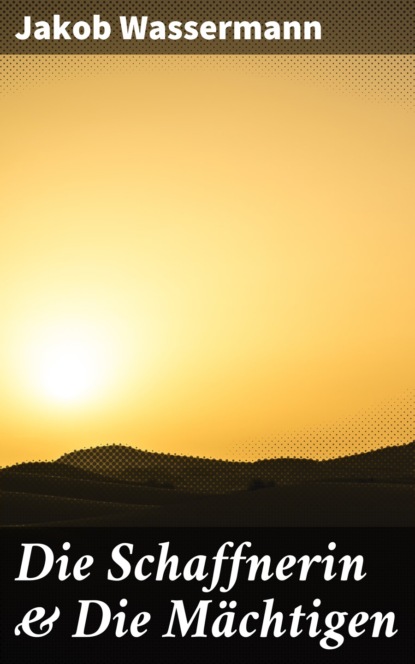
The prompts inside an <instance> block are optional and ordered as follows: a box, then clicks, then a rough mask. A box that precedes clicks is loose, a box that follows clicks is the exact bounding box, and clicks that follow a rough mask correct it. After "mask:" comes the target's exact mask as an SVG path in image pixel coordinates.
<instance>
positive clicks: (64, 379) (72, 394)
mask: <svg viewBox="0 0 415 664" xmlns="http://www.w3.org/2000/svg"><path fill="white" fill-rule="evenodd" d="M39 378H40V383H41V387H42V388H43V392H44V394H45V395H46V396H47V397H49V398H50V399H53V400H54V401H59V402H61V403H73V402H75V401H83V400H85V399H86V398H88V396H89V395H90V394H91V392H93V391H94V387H95V386H96V380H97V367H96V366H95V361H94V353H93V349H92V348H91V347H89V346H88V345H87V344H83V343H82V342H81V343H80V342H77V341H76V340H74V341H71V340H63V341H57V342H56V343H55V344H54V345H52V346H51V347H50V348H47V349H45V350H44V357H43V359H42V367H41V371H40V376H39Z"/></svg>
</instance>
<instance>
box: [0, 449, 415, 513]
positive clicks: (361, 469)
mask: <svg viewBox="0 0 415 664" xmlns="http://www.w3.org/2000/svg"><path fill="white" fill-rule="evenodd" d="M0 491H1V497H2V507H1V513H0V514H1V524H2V525H3V526H29V525H37V526H40V525H42V526H61V525H68V526H92V525H94V526H99V525H102V526H125V525H127V526H248V525H249V526H255V525H257V526H413V525H415V442H413V443H410V444H408V445H403V446H396V447H387V448H383V449H380V450H376V451H373V452H367V453H364V454H357V455H354V456H348V457H342V458H338V459H331V460H327V461H314V460H309V459H293V458H275V459H265V460H259V461H255V462H231V461H221V460H215V459H207V458H199V457H188V456H179V455H170V454H160V453H154V452H145V451H142V450H139V449H135V448H132V447H126V446H122V445H109V446H105V447H95V448H91V449H83V450H77V451H75V452H72V453H70V454H65V455H64V456H62V457H60V458H59V459H57V460H56V461H51V462H31V463H22V464H18V465H15V466H12V467H8V468H4V469H2V470H0Z"/></svg>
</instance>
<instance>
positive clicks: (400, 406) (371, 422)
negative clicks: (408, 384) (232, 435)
mask: <svg viewBox="0 0 415 664" xmlns="http://www.w3.org/2000/svg"><path fill="white" fill-rule="evenodd" d="M414 440H415V390H413V389H411V390H407V391H406V392H405V393H404V394H403V395H400V396H399V397H397V398H396V399H394V400H392V401H388V402H386V403H383V404H380V405H377V406H374V407H372V408H368V409H367V410H364V411H362V412H359V413H357V414H355V415H353V416H349V417H345V418H343V419H340V420H339V421H337V422H334V423H330V424H327V425H326V426H320V427H315V428H312V429H302V430H299V431H295V430H294V431H288V432H286V433H284V434H280V435H276V436H273V435H270V436H269V438H266V439H263V440H260V441H259V440H255V441H254V440H246V441H244V442H238V443H235V445H234V447H233V451H234V453H235V456H237V457H238V458H241V459H244V458H245V459H249V458H252V452H253V450H255V456H256V457H259V458H261V459H266V458H274V457H275V456H278V455H279V454H280V452H279V451H280V450H284V456H290V457H303V458H308V457H309V455H308V454H307V448H308V446H312V448H313V451H315V450H318V457H319V458H321V459H327V458H333V457H341V456H344V455H346V454H347V455H349V454H351V453H355V454H356V453H359V452H362V451H369V450H373V449H380V448H384V447H389V446H390V445H402V444H407V443H409V442H412V441H414ZM313 456H314V455H313ZM414 462H415V459H414Z"/></svg>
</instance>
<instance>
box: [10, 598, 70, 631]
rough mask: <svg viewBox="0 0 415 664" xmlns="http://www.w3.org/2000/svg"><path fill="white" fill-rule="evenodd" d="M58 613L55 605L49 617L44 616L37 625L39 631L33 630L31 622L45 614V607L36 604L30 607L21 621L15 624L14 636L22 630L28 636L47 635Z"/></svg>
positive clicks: (35, 621)
mask: <svg viewBox="0 0 415 664" xmlns="http://www.w3.org/2000/svg"><path fill="white" fill-rule="evenodd" d="M60 614H61V612H60V611H59V609H58V607H57V606H55V610H54V612H53V614H52V615H51V616H50V618H46V620H43V621H42V622H41V623H40V625H39V626H38V627H39V630H40V631H39V632H34V631H33V630H32V628H31V625H32V623H37V622H38V621H39V620H41V619H42V618H44V617H45V615H46V609H44V608H43V606H36V607H35V608H34V609H30V611H28V612H27V613H26V615H25V616H24V618H23V620H22V622H21V623H19V624H18V625H17V626H16V628H15V630H14V633H15V635H16V636H20V634H21V632H22V631H23V632H24V633H25V634H27V635H28V636H33V637H34V638H40V637H42V636H47V635H48V634H49V633H50V632H51V631H52V629H53V623H54V622H55V620H57V619H58V618H59V616H60Z"/></svg>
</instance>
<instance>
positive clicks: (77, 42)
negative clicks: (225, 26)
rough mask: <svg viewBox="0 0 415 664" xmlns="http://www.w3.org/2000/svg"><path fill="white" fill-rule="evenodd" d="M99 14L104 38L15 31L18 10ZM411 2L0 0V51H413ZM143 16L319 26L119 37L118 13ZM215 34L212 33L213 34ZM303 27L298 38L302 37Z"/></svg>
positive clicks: (77, 16)
mask: <svg viewBox="0 0 415 664" xmlns="http://www.w3.org/2000/svg"><path fill="white" fill-rule="evenodd" d="M97 13H98V14H99V16H100V17H101V19H102V20H105V21H107V22H108V23H109V24H110V25H111V28H112V32H111V36H110V37H109V38H108V39H104V40H103V39H91V38H89V37H88V35H87V38H86V39H82V38H81V39H77V38H75V39H71V38H69V39H62V38H58V39H53V38H52V39H40V40H39V39H32V38H30V39H23V40H19V39H16V38H15V35H16V34H18V33H19V32H20V31H21V30H22V25H23V23H22V18H23V16H31V17H32V20H33V22H34V23H35V22H37V21H43V20H46V21H51V20H52V16H53V15H59V16H60V17H61V19H62V21H69V22H70V23H71V25H70V26H69V32H68V36H69V37H70V34H71V28H72V25H73V24H74V23H76V22H78V21H86V22H87V23H88V24H89V25H90V23H91V21H92V17H93V15H94V14H97ZM414 14H415V8H414V4H413V2H412V0H394V1H393V2H391V1H390V0H342V1H341V2H330V1H329V0H280V2H278V4H277V5H276V3H275V2H273V0H254V2H252V0H239V2H238V3H237V4H236V3H235V2H234V0H231V1H229V2H225V1H224V0H181V2H180V3H177V2H173V1H172V0H163V1H162V2H161V1H160V0H143V1H142V2H141V3H140V4H139V5H137V3H136V2H135V1H134V0H119V2H116V3H114V2H111V1H110V0H83V1H82V2H80V1H79V0H64V1H62V0H54V1H53V2H52V0H43V1H42V2H38V1H37V0H16V1H15V2H13V3H3V4H2V5H0V25H1V28H2V29H1V35H0V36H1V41H0V47H1V51H2V52H3V53H42V54H53V53H100V54H110V53H151V54H156V53H159V54H163V53H169V54H176V53H177V52H179V53H187V54H200V53H203V54H209V55H213V54H221V53H223V54H225V53H252V54H253V53H255V54H261V55H262V54H272V53H296V54H299V53H314V54H316V53H413V52H414V31H413V21H414ZM137 15H138V17H141V16H147V17H148V19H149V21H150V22H152V21H162V22H163V23H164V24H167V25H168V24H169V23H170V22H171V21H179V22H180V23H182V24H184V23H186V22H187V21H189V20H191V21H195V22H196V23H197V24H199V25H200V24H201V23H202V22H204V21H209V22H213V23H215V24H219V23H220V22H224V21H230V22H232V23H233V22H236V21H244V22H252V21H255V22H256V23H257V24H259V25H260V26H262V27H261V33H262V32H264V29H265V24H266V23H267V22H268V21H274V22H277V23H278V24H279V25H281V24H282V23H284V22H285V21H286V22H292V21H296V22H297V23H298V24H299V25H300V30H301V25H303V24H304V22H305V21H318V22H319V23H320V24H321V26H322V37H321V39H314V38H311V39H306V38H300V39H292V38H291V37H290V38H288V39H284V38H282V39H281V38H279V39H263V38H262V39H255V38H251V37H248V38H246V37H245V36H243V37H242V38H238V37H237V36H236V38H233V34H232V33H231V37H230V38H229V36H228V35H227V36H226V38H225V39H218V38H215V39H203V38H201V37H200V36H198V37H197V38H196V39H184V38H180V39H179V40H177V39H168V38H167V39H149V38H145V39H138V40H137V39H124V38H123V35H122V32H121V29H120V27H119V25H120V16H125V17H131V16H137ZM216 36H217V35H216ZM303 36H304V35H303V33H301V37H303Z"/></svg>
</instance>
